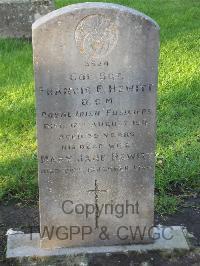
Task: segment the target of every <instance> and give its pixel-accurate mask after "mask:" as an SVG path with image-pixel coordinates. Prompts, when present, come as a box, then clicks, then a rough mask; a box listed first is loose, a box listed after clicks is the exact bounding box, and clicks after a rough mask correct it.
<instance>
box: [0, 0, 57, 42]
mask: <svg viewBox="0 0 200 266" xmlns="http://www.w3.org/2000/svg"><path fill="white" fill-rule="evenodd" d="M53 10H54V3H53V0H0V18H1V20H0V37H3V38H7V37H11V38H14V37H15V38H31V36H32V31H31V26H32V23H33V22H34V21H35V20H37V19H38V18H40V17H42V16H44V15H46V14H47V13H49V12H51V11H53Z"/></svg>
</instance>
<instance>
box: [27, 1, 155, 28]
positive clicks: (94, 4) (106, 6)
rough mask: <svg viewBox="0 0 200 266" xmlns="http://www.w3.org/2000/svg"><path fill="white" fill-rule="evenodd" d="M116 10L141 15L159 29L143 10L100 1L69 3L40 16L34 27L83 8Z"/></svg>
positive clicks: (140, 16)
mask: <svg viewBox="0 0 200 266" xmlns="http://www.w3.org/2000/svg"><path fill="white" fill-rule="evenodd" d="M95 9H98V10H106V9H107V10H109V9H110V10H116V11H117V12H119V13H124V14H126V13H127V14H132V15H134V16H136V17H139V18H141V19H143V20H146V22H147V23H149V24H150V25H152V26H154V27H155V28H156V29H157V30H159V25H158V24H157V23H156V22H155V21H154V20H153V19H151V18H150V17H148V16H147V15H145V14H143V13H142V12H139V11H137V10H135V9H133V8H129V7H126V6H122V5H118V4H113V3H100V2H86V3H80V4H73V5H69V6H66V7H63V8H60V9H57V10H55V11H53V12H51V13H48V14H47V15H45V16H43V17H41V18H39V19H38V20H36V21H35V23H33V25H32V29H33V30H34V29H36V28H38V27H40V26H42V25H43V24H45V23H48V22H49V21H51V20H54V19H56V18H58V17H59V16H62V15H65V14H73V13H75V12H76V13H78V12H80V11H82V10H95Z"/></svg>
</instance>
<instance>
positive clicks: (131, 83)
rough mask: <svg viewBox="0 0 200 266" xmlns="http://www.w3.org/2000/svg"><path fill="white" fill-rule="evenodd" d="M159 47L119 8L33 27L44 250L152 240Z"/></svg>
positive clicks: (142, 18)
mask: <svg viewBox="0 0 200 266" xmlns="http://www.w3.org/2000/svg"><path fill="white" fill-rule="evenodd" d="M158 49H159V27H158V25H157V24H156V23H155V22H154V21H153V20H152V19H150V18H149V17H147V16H146V15H144V14H142V13H140V12H138V11H136V10H133V9H130V8H127V7H123V6H120V5H115V4H104V3H83V4H77V5H71V6H68V7H65V8H62V9H60V10H57V11H54V12H52V13H50V14H48V15H47V16H45V17H43V18H42V19H39V20H38V21H36V22H35V23H34V25H33V50H34V65H35V86H36V98H37V138H38V160H39V189H40V223H41V226H40V234H41V237H42V239H41V247H43V248H55V247H71V246H93V245H96V246H102V245H118V244H131V243H148V242H151V241H152V237H151V236H152V235H151V234H152V226H153V220H154V215H153V213H154V201H153V198H154V161H155V159H154V158H155V155H154V152H155V115H156V90H157V61H158Z"/></svg>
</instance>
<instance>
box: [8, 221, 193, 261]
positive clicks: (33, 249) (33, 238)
mask: <svg viewBox="0 0 200 266" xmlns="http://www.w3.org/2000/svg"><path fill="white" fill-rule="evenodd" d="M164 228H165V227H162V226H161V227H157V228H154V230H155V231H156V233H155V238H157V239H156V240H155V241H154V243H151V244H138V245H119V246H106V247H105V246H101V247H79V248H56V249H49V250H48V249H43V248H40V235H39V234H37V233H34V234H32V235H30V234H13V235H8V242H7V243H8V244H7V258H16V257H35V256H36V257H45V256H63V255H66V256H73V255H81V254H84V255H85V254H98V253H116V252H129V251H136V252H144V253H145V252H147V251H153V250H158V251H173V250H175V249H177V250H179V252H180V251H181V250H189V249H190V248H189V246H188V243H187V240H186V237H185V233H184V232H183V228H182V227H181V226H172V227H170V228H169V227H168V228H165V229H164ZM163 230H164V231H163ZM158 236H160V237H158Z"/></svg>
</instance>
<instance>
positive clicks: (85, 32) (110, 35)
mask: <svg viewBox="0 0 200 266" xmlns="http://www.w3.org/2000/svg"><path fill="white" fill-rule="evenodd" d="M117 39H118V29H117V25H116V23H115V21H114V20H113V18H109V17H107V16H105V15H100V14H98V15H90V16H87V17H85V18H83V19H82V20H81V21H80V22H79V24H78V26H77V28H76V30H75V41H76V45H77V47H78V49H79V51H80V53H81V54H86V55H88V56H89V57H91V58H100V57H103V56H106V55H107V54H109V53H110V52H111V51H112V49H113V48H114V47H115V46H116V43H117Z"/></svg>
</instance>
